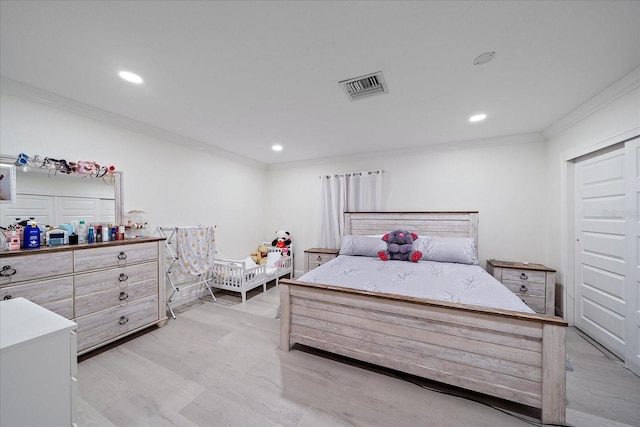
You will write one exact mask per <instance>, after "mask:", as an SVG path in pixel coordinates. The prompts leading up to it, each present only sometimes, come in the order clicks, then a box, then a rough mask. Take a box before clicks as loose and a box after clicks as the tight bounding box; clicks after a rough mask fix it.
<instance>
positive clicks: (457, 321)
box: [280, 212, 567, 424]
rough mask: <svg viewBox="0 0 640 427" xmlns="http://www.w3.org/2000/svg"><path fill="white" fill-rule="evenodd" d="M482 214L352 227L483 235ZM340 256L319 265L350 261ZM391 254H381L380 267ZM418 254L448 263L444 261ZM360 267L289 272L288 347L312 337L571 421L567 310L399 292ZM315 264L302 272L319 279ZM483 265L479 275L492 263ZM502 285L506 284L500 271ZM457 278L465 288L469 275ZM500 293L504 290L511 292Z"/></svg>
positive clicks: (373, 220) (350, 216) (284, 293)
mask: <svg viewBox="0 0 640 427" xmlns="http://www.w3.org/2000/svg"><path fill="white" fill-rule="evenodd" d="M477 221H478V213H477V212H451V213H437V212H423V213H381V212H379V213H346V214H345V235H359V236H367V235H382V234H384V233H387V232H389V231H392V230H395V229H399V228H402V229H407V230H410V231H413V232H415V233H417V234H418V235H419V236H437V237H471V238H472V239H473V240H474V241H475V242H477ZM476 244H477V243H476ZM476 247H477V246H476ZM341 257H342V255H341V256H339V257H338V258H337V259H335V260H333V261H331V262H329V263H326V264H324V265H323V266H321V267H318V269H320V268H323V267H325V266H327V265H329V264H331V263H334V262H344V261H340V259H341ZM349 258H356V257H349ZM370 262H371V260H370ZM392 262H393V263H407V262H406V261H388V263H392ZM383 264H387V263H385V262H383V261H377V263H376V265H377V266H378V267H379V268H380V266H382V265H383ZM407 264H413V263H407ZM417 264H423V265H424V266H425V267H427V268H431V269H433V266H434V265H435V266H436V267H442V268H445V263H440V264H442V265H440V264H439V263H437V262H436V263H433V262H424V261H420V262H418V263H417ZM447 264H448V263H447ZM475 267H476V268H479V267H477V266H475ZM416 268H419V266H416ZM355 270H357V268H351V267H349V268H346V269H343V270H342V271H343V278H342V279H341V283H340V284H339V285H336V284H335V283H319V282H315V283H311V282H303V281H300V280H286V279H284V280H282V281H280V299H281V320H280V348H281V349H283V350H286V351H288V350H289V349H290V348H291V346H292V345H293V344H296V343H299V344H303V345H307V346H310V347H314V348H318V349H321V350H325V351H329V352H332V353H336V354H340V355H343V356H347V357H351V358H354V359H357V360H361V361H365V362H369V363H373V364H376V365H379V366H383V367H386V368H390V369H394V370H397V371H401V372H406V373H409V374H412V375H416V376H420V377H423V378H427V379H431V380H435V381H439V382H442V383H446V384H450V385H453V386H457V387H461V388H465V389H468V390H472V391H475V392H480V393H483V394H487V395H490V396H494V397H498V398H501V399H505V400H508V401H512V402H516V403H519V404H523V405H527V406H530V407H534V408H538V409H539V410H540V419H541V421H542V422H543V423H552V424H564V422H565V412H566V411H565V394H566V386H565V328H566V326H567V324H566V322H564V321H563V320H562V319H560V318H558V317H553V316H545V315H540V314H535V313H531V312H526V311H516V310H514V308H516V309H517V304H516V303H515V302H513V301H511V302H509V304H508V305H507V307H509V308H508V309H503V308H494V307H491V306H492V305H494V304H493V303H492V302H490V301H489V302H487V303H486V304H485V303H482V305H485V306H481V305H469V304H468V303H467V304H463V303H461V302H457V301H462V302H464V301H465V297H460V298H459V297H458V296H455V297H453V298H446V297H445V298H444V299H445V300H444V301H443V300H437V299H433V298H434V297H432V296H429V297H425V296H420V297H416V296H407V295H399V294H398V293H396V292H393V293H392V292H389V291H388V289H390V287H389V286H385V284H381V285H380V286H378V285H377V284H376V285H375V286H371V285H369V286H367V285H365V286H362V285H360V287H361V289H353V287H351V286H348V285H347V283H348V282H350V281H352V279H351V276H352V275H354V276H355V275H356V271H355ZM310 273H314V271H313V270H312V271H311V272H309V273H307V274H305V275H304V276H303V277H302V278H301V279H302V280H305V279H307V278H312V280H316V279H313V277H316V276H314V275H310ZM432 273H434V271H433V270H432ZM411 274H413V273H411ZM474 274H475V275H476V276H477V277H478V278H480V277H481V275H482V274H483V273H481V272H477V273H474ZM484 274H486V276H488V277H489V279H492V278H491V277H490V276H489V275H488V274H487V273H486V272H484ZM474 277H475V276H474ZM481 278H482V280H483V281H485V280H489V279H487V278H486V277H484V276H482V277H481ZM353 281H354V282H355V279H354V280H353ZM389 285H390V286H395V285H392V284H389ZM466 285H468V283H467V284H466ZM493 285H499V286H502V284H500V283H499V282H497V281H495V283H494V284H493ZM427 286H428V285H427ZM457 286H458V290H459V289H460V286H462V287H463V288H464V287H465V283H462V285H461V284H460V283H458V284H457ZM467 287H468V286H467ZM505 289H506V288H505ZM508 294H510V293H508ZM426 295H430V294H426ZM451 295H461V294H460V293H457V291H451ZM501 295H502V296H501V297H499V298H500V299H501V300H502V299H504V298H506V296H505V295H507V294H501ZM510 295H513V294H510ZM509 298H511V297H509ZM446 299H449V301H446ZM516 299H517V298H516ZM496 304H499V302H496ZM512 304H516V306H514V305H512ZM498 306H499V305H498ZM522 309H523V310H526V308H522ZM529 311H530V310H529Z"/></svg>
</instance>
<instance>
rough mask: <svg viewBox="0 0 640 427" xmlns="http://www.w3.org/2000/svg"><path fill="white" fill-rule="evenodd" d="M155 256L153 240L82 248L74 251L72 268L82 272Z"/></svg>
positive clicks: (147, 259)
mask: <svg viewBox="0 0 640 427" xmlns="http://www.w3.org/2000/svg"><path fill="white" fill-rule="evenodd" d="M157 258H158V244H157V243H155V242H149V243H139V244H128V245H118V246H106V247H103V248H90V249H83V250H78V251H76V253H75V259H74V270H75V271H76V272H83V271H89V270H96V269H99V268H108V267H124V266H126V265H128V264H134V263H137V262H143V261H150V260H154V259H157Z"/></svg>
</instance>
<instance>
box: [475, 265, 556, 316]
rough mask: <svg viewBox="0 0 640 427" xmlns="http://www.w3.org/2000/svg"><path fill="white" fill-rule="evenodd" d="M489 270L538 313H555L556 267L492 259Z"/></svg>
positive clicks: (488, 266)
mask: <svg viewBox="0 0 640 427" xmlns="http://www.w3.org/2000/svg"><path fill="white" fill-rule="evenodd" d="M487 271H488V272H489V274H491V275H493V277H495V278H496V279H498V280H499V281H500V282H501V283H502V284H503V285H505V286H506V287H507V288H509V290H511V292H513V293H514V294H516V295H517V296H518V297H519V298H520V299H521V300H522V301H524V303H525V304H527V305H528V306H529V307H530V308H531V309H532V310H534V311H535V312H536V313H540V314H548V315H551V316H553V315H555V297H554V295H555V286H556V279H555V278H556V271H555V270H554V269H552V268H549V267H546V266H544V265H542V264H532V263H527V264H525V263H522V262H509V261H498V260H495V259H490V260H488V261H487Z"/></svg>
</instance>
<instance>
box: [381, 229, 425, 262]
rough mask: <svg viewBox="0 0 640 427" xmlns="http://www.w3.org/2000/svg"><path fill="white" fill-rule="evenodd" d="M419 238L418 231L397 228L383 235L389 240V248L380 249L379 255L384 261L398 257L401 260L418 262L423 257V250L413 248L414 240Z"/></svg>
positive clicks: (383, 237) (385, 239)
mask: <svg viewBox="0 0 640 427" xmlns="http://www.w3.org/2000/svg"><path fill="white" fill-rule="evenodd" d="M417 239H418V235H417V234H416V233H410V232H408V231H405V230H396V231H392V232H391V233H387V234H385V235H384V236H382V240H384V241H385V242H387V250H386V251H379V252H378V256H379V257H380V259H381V260H382V261H389V260H390V259H397V260H400V261H412V262H418V261H419V260H420V258H422V252H420V251H415V250H413V242H414V241H415V240H417Z"/></svg>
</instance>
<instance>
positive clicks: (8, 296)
mask: <svg viewBox="0 0 640 427" xmlns="http://www.w3.org/2000/svg"><path fill="white" fill-rule="evenodd" d="M3 299H4V300H8V299H11V295H5V296H4V298H3Z"/></svg>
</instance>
